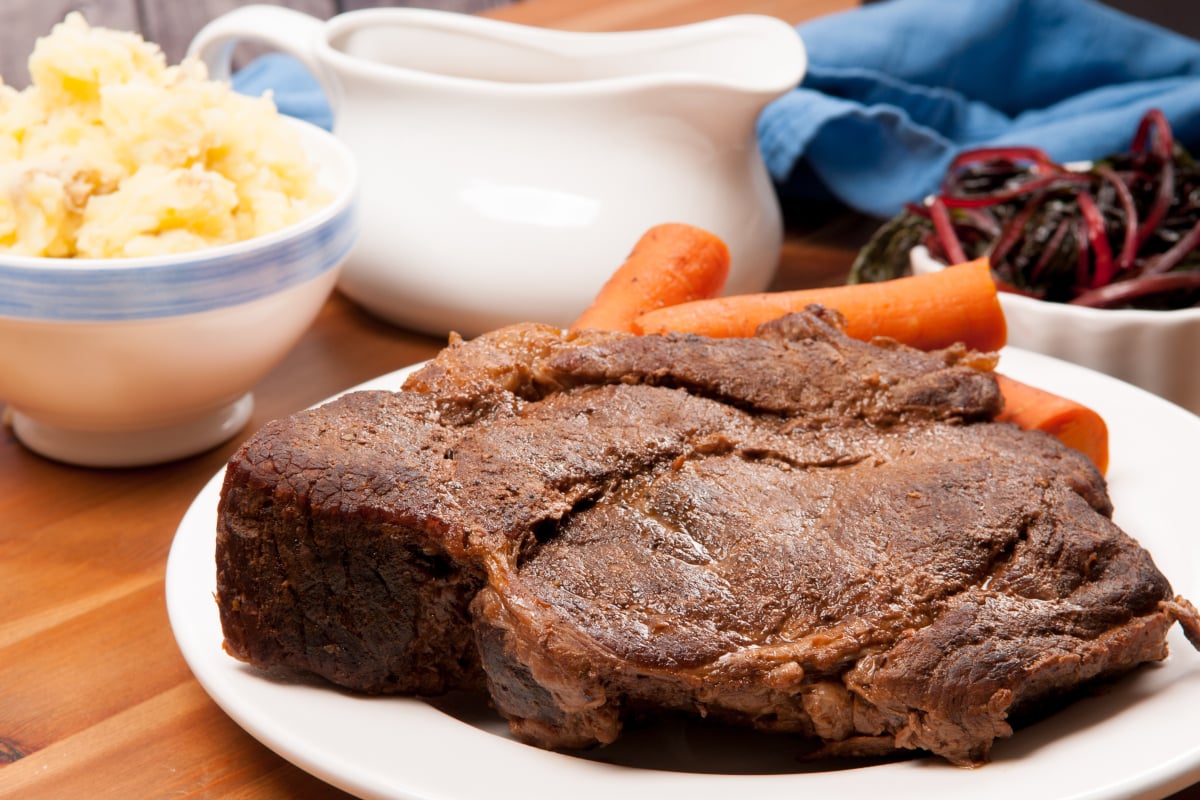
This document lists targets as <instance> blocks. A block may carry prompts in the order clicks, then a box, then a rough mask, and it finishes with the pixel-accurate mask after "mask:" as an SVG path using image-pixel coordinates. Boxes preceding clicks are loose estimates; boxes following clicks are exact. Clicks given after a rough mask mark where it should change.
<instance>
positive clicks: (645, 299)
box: [571, 222, 729, 333]
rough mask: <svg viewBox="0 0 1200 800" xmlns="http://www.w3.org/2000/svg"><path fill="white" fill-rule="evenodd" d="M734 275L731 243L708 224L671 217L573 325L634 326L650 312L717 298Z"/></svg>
mask: <svg viewBox="0 0 1200 800" xmlns="http://www.w3.org/2000/svg"><path fill="white" fill-rule="evenodd" d="M728 277H729V248H728V247H727V246H726V245H725V242H724V241H722V240H721V238H720V237H719V236H717V235H715V234H713V233H710V232H708V231H706V230H704V229H703V228H697V227H695V226H692V225H686V224H684V223H681V222H667V223H663V224H661V225H655V226H654V227H652V228H650V229H649V230H648V231H646V232H645V233H644V234H642V237H641V238H640V239H639V240H638V242H637V244H636V245H634V248H633V250H632V251H631V252H630V254H629V256H628V258H626V260H625V263H623V264H622V265H621V266H620V267H618V268H617V270H616V271H615V272H614V273H613V274H612V276H611V277H610V278H609V279H608V281H607V282H606V283H605V284H604V286H602V287H601V288H600V291H599V292H598V293H597V294H596V297H595V299H594V300H593V301H592V304H591V305H590V306H589V307H588V308H587V309H586V310H585V311H584V312H583V313H582V314H580V315H579V317H578V319H576V320H575V322H574V323H572V325H571V330H573V331H574V330H582V329H584V328H601V329H605V330H613V331H625V332H627V333H630V332H632V331H633V320H634V319H635V318H636V317H637V316H638V315H639V314H642V313H644V312H647V311H652V310H654V309H658V308H662V307H664V306H669V305H674V304H677V303H687V302H690V301H693V300H700V299H707V298H713V297H716V296H717V295H719V294H720V293H721V290H722V289H723V288H724V287H725V280H726V278H728Z"/></svg>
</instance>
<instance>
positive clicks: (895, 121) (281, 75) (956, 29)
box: [233, 0, 1200, 217]
mask: <svg viewBox="0 0 1200 800" xmlns="http://www.w3.org/2000/svg"><path fill="white" fill-rule="evenodd" d="M798 31H799V33H800V36H801V38H802V39H803V40H804V42H805V45H806V47H807V49H808V57H809V67H808V71H807V73H806V75H805V77H804V80H803V82H802V83H801V85H800V86H799V87H798V88H796V89H794V90H792V91H790V92H789V93H788V94H786V95H784V96H783V97H781V98H780V99H778V100H776V101H775V102H773V103H771V104H770V105H769V106H767V108H766V109H765V110H764V112H763V114H762V116H761V117H760V119H759V125H758V136H759V142H760V144H761V146H762V151H763V156H764V158H765V159H766V163H767V168H768V169H769V171H770V173H771V177H772V178H773V180H774V181H775V184H776V189H777V191H778V192H779V193H780V195H781V196H784V197H801V198H803V197H829V196H831V195H832V196H833V197H834V198H836V199H838V200H840V201H842V202H844V203H845V204H847V205H849V206H850V207H852V208H855V209H858V210H860V211H863V212H865V213H867V214H871V215H874V216H879V217H889V216H892V215H893V214H895V213H897V212H898V211H899V210H900V209H901V208H902V207H903V204H904V203H905V202H907V201H911V200H919V199H920V198H922V197H924V196H925V195H927V194H929V193H930V192H932V191H934V190H936V189H937V187H938V184H939V183H940V182H941V179H942V176H943V174H944V173H945V170H946V167H947V165H948V164H949V162H950V160H951V159H952V158H953V157H954V155H955V154H956V153H958V152H959V151H961V150H963V149H966V148H970V147H980V146H990V145H999V144H1020V145H1031V146H1035V147H1040V148H1042V149H1044V150H1046V151H1047V152H1048V153H1049V154H1050V156H1051V157H1052V158H1054V159H1056V160H1058V161H1076V160H1087V159H1094V158H1100V157H1102V156H1105V155H1108V154H1110V153H1115V152H1120V151H1124V150H1127V149H1128V147H1129V144H1130V141H1131V139H1132V137H1133V133H1134V130H1135V129H1136V128H1137V124H1138V122H1139V120H1140V119H1141V117H1142V115H1143V114H1145V112H1146V111H1147V110H1148V109H1150V108H1154V107H1157V108H1159V109H1161V110H1162V111H1163V112H1164V113H1165V114H1166V116H1167V119H1168V120H1169V121H1170V123H1171V127H1172V130H1173V131H1174V133H1175V136H1176V138H1177V139H1178V140H1179V141H1181V142H1183V143H1184V144H1185V145H1186V146H1188V147H1189V149H1191V150H1192V151H1193V152H1194V153H1196V154H1197V155H1200V42H1197V41H1195V40H1193V39H1189V38H1187V37H1184V36H1180V35H1178V34H1175V33H1173V32H1171V31H1168V30H1165V29H1163V28H1160V27H1157V26H1154V25H1151V24H1149V23H1147V22H1143V21H1141V20H1139V19H1136V18H1134V17H1130V16H1128V15H1126V14H1122V13H1121V12H1118V11H1116V10H1114V9H1111V8H1109V7H1107V6H1103V5H1100V4H1099V3H1097V2H1093V0H979V1H978V2H956V1H955V0H889V1H888V2H881V3H874V4H869V5H866V6H863V7H861V8H856V9H854V10H851V11H846V12H842V13H839V14H832V15H829V16H825V17H821V18H818V19H815V20H813V21H811V22H808V23H805V24H803V25H801V26H799V28H798ZM233 85H234V88H235V89H237V90H238V91H241V92H244V93H247V94H253V95H257V94H261V93H262V92H263V91H265V90H267V89H270V90H272V91H273V92H274V97H275V102H276V104H277V105H278V107H279V109H280V111H282V112H283V113H285V114H289V115H292V116H296V117H299V118H301V119H305V120H308V121H309V122H313V123H315V124H317V125H320V126H322V127H324V128H326V129H328V128H330V127H331V126H332V122H333V119H332V115H331V113H330V110H329V106H328V104H327V102H326V100H325V96H324V94H323V93H322V92H321V88H320V86H319V85H318V84H317V82H316V81H315V80H314V79H313V77H312V75H310V74H309V73H308V72H307V71H306V70H305V69H304V67H303V66H301V65H300V63H299V62H297V61H295V60H294V59H292V58H290V57H288V56H284V55H280V54H268V55H265V56H261V57H260V58H258V59H256V60H254V61H253V62H251V63H250V64H249V65H248V66H247V67H246V68H245V69H243V70H241V71H239V72H238V73H237V74H236V75H235V76H234V78H233Z"/></svg>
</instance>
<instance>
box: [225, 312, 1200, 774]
mask: <svg viewBox="0 0 1200 800" xmlns="http://www.w3.org/2000/svg"><path fill="white" fill-rule="evenodd" d="M993 364H994V359H992V357H990V356H988V355H986V354H977V353H971V352H968V351H965V350H963V349H961V348H952V349H949V350H945V351H941V352H937V353H921V352H918V351H914V350H911V349H908V348H905V347H902V346H899V345H896V344H894V343H890V342H876V343H871V344H867V343H862V342H856V341H853V340H851V339H848V338H846V337H845V336H844V335H842V333H841V329H840V319H839V318H838V317H837V315H836V313H833V312H829V311H825V310H822V309H818V308H813V309H810V310H809V311H807V312H804V313H801V314H795V315H791V316H789V317H785V318H784V319H782V320H779V321H777V322H775V323H771V324H769V325H767V326H764V328H763V329H762V330H761V331H760V334H759V336H758V337H756V338H752V339H732V340H712V339H705V338H701V337H694V336H661V337H660V336H646V337H634V336H628V335H624V334H611V333H601V332H583V333H580V334H563V333H561V332H559V331H557V330H555V329H551V328H548V327H544V326H537V325H522V326H513V327H510V328H505V329H502V330H500V331H496V332H494V333H492V334H488V335H486V336H483V337H480V338H478V339H475V340H472V341H470V342H456V343H454V344H452V345H451V346H450V347H449V348H447V349H446V350H445V351H444V352H443V353H442V354H441V355H439V356H438V358H436V359H434V360H433V361H431V362H429V363H428V364H427V365H425V366H424V367H423V368H421V369H420V370H418V371H417V372H416V373H414V374H413V375H412V376H410V378H409V380H408V381H407V382H406V385H405V387H404V391H402V392H398V393H392V392H359V393H354V394H350V395H347V396H345V397H343V398H341V399H339V400H336V401H333V402H331V403H329V404H327V405H325V406H323V407H321V408H319V409H315V410H312V411H306V412H303V413H300V414H297V415H295V416H294V417H292V418H289V419H287V420H281V421H278V422H275V423H271V424H269V425H267V426H266V427H265V428H264V429H263V430H262V431H260V432H259V433H258V434H256V435H255V436H254V437H253V438H252V439H251V440H250V441H249V442H247V444H246V445H245V446H244V447H243V448H242V449H241V451H240V452H239V453H238V454H237V455H236V456H235V458H234V459H233V460H232V461H231V463H230V465H229V468H228V471H227V474H226V480H225V485H224V488H223V492H222V501H221V508H220V510H219V523H218V526H219V528H218V538H217V565H218V587H217V588H218V593H217V594H218V603H219V607H220V611H221V619H222V624H223V627H224V631H225V636H226V648H227V649H228V651H229V652H230V653H231V654H232V655H234V656H236V657H237V658H240V659H243V660H245V661H248V662H250V663H251V664H254V665H257V666H260V667H264V668H273V667H280V666H283V667H289V668H293V669H299V670H302V671H306V672H312V673H315V674H317V675H321V676H323V677H325V678H327V679H329V680H331V681H333V682H334V683H336V684H338V685H341V686H344V687H347V688H351V689H355V690H361V691H365V692H375V693H382V692H400V693H414V694H436V693H439V692H443V691H447V690H450V689H455V688H479V687H486V688H487V690H488V691H489V692H490V694H491V696H492V699H493V702H494V704H495V706H496V708H497V709H498V710H499V711H500V712H501V713H502V714H504V715H505V717H507V718H508V720H509V723H510V727H511V729H512V731H513V732H514V734H515V735H516V736H518V737H519V738H521V739H523V740H524V741H527V742H530V743H533V744H537V745H540V746H543V747H549V748H582V747H590V746H593V745H597V744H604V743H608V742H611V741H613V740H614V739H615V738H616V737H617V736H618V735H619V733H620V731H621V728H622V725H623V724H625V722H626V721H627V720H628V719H629V718H630V717H631V716H633V715H637V714H644V713H655V712H662V711H679V712H684V713H693V714H699V715H704V716H710V717H714V718H719V719H724V720H728V721H731V722H734V723H736V724H744V725H748V726H752V727H755V728H759V729H766V730H778V731H788V732H796V733H801V734H805V735H808V736H811V737H814V738H816V739H818V740H820V741H821V742H822V743H823V744H824V752H828V753H832V754H846V755H854V754H871V755H875V754H879V753H884V752H888V751H891V750H894V749H923V750H928V751H931V752H933V753H937V754H938V755H941V756H943V757H944V758H946V759H948V760H950V761H951V762H953V763H957V764H976V763H981V762H983V761H985V760H986V759H987V756H988V752H989V749H990V747H991V745H992V742H993V741H994V739H996V738H997V737H1003V736H1007V735H1009V734H1010V733H1011V729H1010V726H1009V717H1010V715H1011V714H1013V713H1014V712H1022V711H1026V710H1028V709H1034V710H1036V708H1037V705H1038V704H1039V703H1040V702H1042V701H1044V700H1046V699H1048V698H1052V697H1055V696H1057V695H1060V694H1062V693H1064V692H1067V691H1070V690H1072V689H1074V688H1076V687H1078V686H1080V685H1081V684H1083V683H1085V682H1087V681H1089V680H1092V679H1095V678H1101V677H1110V676H1113V675H1118V674H1120V673H1123V672H1126V671H1128V670H1130V669H1132V668H1134V667H1135V666H1137V665H1138V664H1140V663H1144V662H1146V661H1154V660H1158V659H1161V658H1163V657H1165V655H1166V642H1165V636H1166V631H1167V629H1168V628H1169V627H1170V626H1171V625H1172V624H1173V623H1174V622H1175V621H1177V620H1178V621H1181V622H1183V623H1184V626H1185V629H1186V630H1187V631H1188V633H1189V636H1191V637H1193V639H1196V638H1200V637H1198V636H1197V634H1198V633H1200V622H1198V620H1197V615H1196V613H1195V610H1194V609H1193V608H1192V607H1191V606H1190V605H1188V604H1187V603H1186V601H1183V600H1180V599H1177V598H1174V597H1173V595H1172V590H1171V587H1170V586H1169V584H1168V582H1167V580H1166V579H1165V578H1164V577H1163V576H1162V574H1161V573H1160V572H1159V571H1158V570H1157V568H1156V567H1155V565H1154V563H1153V562H1152V560H1151V558H1150V556H1149V554H1147V553H1146V552H1145V551H1144V550H1143V549H1142V548H1140V547H1139V546H1138V545H1137V543H1136V542H1135V541H1134V540H1132V539H1131V538H1130V537H1129V536H1127V535H1126V534H1125V533H1124V532H1122V531H1121V530H1120V529H1119V528H1117V526H1115V525H1114V524H1113V523H1112V521H1111V519H1110V513H1111V505H1110V503H1109V499H1108V494H1107V491H1106V487H1105V485H1104V481H1103V478H1102V477H1101V475H1100V474H1099V473H1098V472H1097V471H1096V469H1095V468H1094V467H1093V466H1092V464H1091V463H1090V462H1089V461H1088V460H1087V459H1086V458H1085V457H1084V456H1082V455H1080V454H1078V453H1076V452H1075V451H1073V450H1070V449H1067V448H1065V447H1063V446H1061V445H1060V444H1059V443H1058V442H1057V441H1055V440H1053V439H1051V438H1050V437H1047V436H1045V435H1043V434H1039V433H1029V432H1024V431H1020V430H1018V429H1016V428H1015V427H1012V426H1010V425H1006V424H1000V423H995V422H992V421H991V419H992V418H993V417H994V415H995V414H996V413H997V411H998V410H999V408H1000V405H1001V403H1002V398H1001V396H1000V394H999V391H998V389H997V387H996V382H995V378H994V376H993V374H992V373H991V368H992V366H993Z"/></svg>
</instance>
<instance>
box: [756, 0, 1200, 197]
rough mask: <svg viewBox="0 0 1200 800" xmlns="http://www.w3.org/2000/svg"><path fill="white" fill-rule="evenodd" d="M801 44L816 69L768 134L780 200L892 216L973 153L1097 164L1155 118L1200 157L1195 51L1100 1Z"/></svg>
mask: <svg viewBox="0 0 1200 800" xmlns="http://www.w3.org/2000/svg"><path fill="white" fill-rule="evenodd" d="M798 30H799V32H800V36H801V38H802V39H803V40H804V42H805V45H806V46H807V49H808V55H809V68H808V71H807V73H806V75H805V77H804V79H803V81H802V83H801V85H800V87H799V88H797V89H795V90H793V91H791V92H789V93H788V94H787V95H785V96H784V97H782V98H780V99H779V100H777V101H775V102H774V103H772V104H771V105H769V106H768V107H767V109H766V110H765V111H764V113H763V115H762V117H761V118H760V120H759V127H758V133H759V141H760V144H761V146H762V150H763V155H764V157H765V159H766V162H767V167H768V169H769V170H770V172H771V176H772V178H773V179H774V180H775V182H776V187H777V189H778V191H779V192H780V194H781V195H783V196H796V197H814V196H821V195H823V194H825V193H829V194H832V195H833V196H834V197H836V198H838V199H840V200H842V201H843V202H845V203H846V204H847V205H849V206H851V207H853V208H856V209H858V210H860V211H863V212H865V213H867V214H871V215H874V216H879V217H889V216H892V215H893V214H895V213H897V212H899V211H900V209H901V208H902V206H903V204H904V203H905V202H906V201H912V200H919V199H920V198H922V197H924V196H926V195H927V194H929V193H930V192H932V191H934V190H936V189H937V187H938V185H939V184H940V182H941V179H942V176H943V175H944V174H945V170H946V167H947V166H948V165H949V162H950V161H951V159H952V158H953V157H954V155H955V154H956V153H958V152H959V151H961V150H963V149H967V148H971V147H981V146H992V145H1002V144H1020V145H1030V146H1034V147H1040V148H1042V149H1043V150H1045V151H1046V152H1047V153H1048V154H1049V155H1050V156H1051V158H1054V159H1055V160H1058V161H1076V160H1087V159H1095V158H1100V157H1103V156H1106V155H1109V154H1111V153H1116V152H1121V151H1125V150H1128V148H1129V145H1130V141H1131V140H1132V138H1133V134H1134V131H1135V130H1136V128H1137V125H1138V122H1139V121H1140V120H1141V118H1142V116H1143V115H1144V114H1145V112H1146V111H1147V110H1148V109H1150V108H1154V107H1157V108H1159V109H1161V110H1162V111H1163V113H1164V114H1165V115H1166V116H1167V119H1168V121H1169V122H1170V123H1171V128H1172V130H1173V132H1174V134H1175V137H1176V139H1178V140H1179V141H1181V142H1183V143H1184V144H1185V146H1188V147H1189V149H1191V150H1192V151H1193V153H1196V145H1197V144H1198V143H1200V42H1197V41H1195V40H1193V39H1189V38H1187V37H1184V36H1180V35H1178V34H1175V33H1173V32H1171V31H1168V30H1165V29H1163V28H1160V27H1157V26H1154V25H1151V24H1149V23H1146V22H1144V21H1141V20H1139V19H1136V18H1134V17H1130V16H1128V15H1125V14H1122V13H1120V12H1118V11H1116V10H1114V9H1112V8H1109V7H1107V6H1103V5H1100V4H1099V3H1096V2H1091V0H984V1H983V2H951V1H950V0H890V2H884V3H878V4H872V5H867V6H863V7H862V8H857V9H854V10H851V11H846V12H842V13H838V14H832V15H829V16H826V17H821V18H818V19H815V20H813V21H812V22H809V23H806V24H804V25H801V26H800V27H799V28H798ZM1196 154H1198V155H1200V153H1196Z"/></svg>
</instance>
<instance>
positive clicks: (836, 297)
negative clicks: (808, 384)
mask: <svg viewBox="0 0 1200 800" xmlns="http://www.w3.org/2000/svg"><path fill="white" fill-rule="evenodd" d="M810 303H820V304H821V305H825V306H828V307H830V308H836V309H837V310H838V311H840V312H842V316H844V317H845V318H846V334H847V335H848V336H851V337H853V338H855V339H862V340H864V341H869V340H870V339H872V338H874V337H876V336H887V337H890V338H892V339H896V340H897V341H900V342H903V343H904V344H907V345H910V346H912V347H916V348H919V349H922V350H936V349H938V348H941V347H948V346H949V345H952V344H954V343H956V342H963V343H964V344H966V345H967V346H968V347H971V348H973V349H975V350H998V349H1000V348H1001V347H1003V346H1004V342H1005V340H1006V339H1007V337H1008V328H1007V326H1006V324H1005V321H1004V311H1003V310H1002V309H1001V307H1000V300H999V298H998V297H997V295H996V284H995V281H993V280H992V275H991V270H990V269H989V265H988V261H987V259H986V258H981V259H978V260H975V261H970V262H967V263H965V264H960V265H957V266H954V267H951V268H949V269H944V270H941V271H939V272H931V273H927V274H924V275H915V276H910V277H905V278H895V279H893V280H890V281H881V282H879V283H857V284H852V285H847V286H833V287H829V288H823V289H796V290H792V291H783V292H763V293H760V294H742V295H730V296H728V297H717V298H713V299H711V300H697V301H695V302H690V303H682V304H680V305H674V306H668V307H666V308H661V309H658V310H657V311H649V312H647V313H645V314H642V315H641V316H639V317H638V318H637V319H636V320H634V328H633V329H634V332H635V333H665V332H667V331H679V332H684V333H699V334H703V335H706V336H718V337H720V336H753V335H754V332H755V330H756V329H757V328H758V326H759V325H761V324H762V323H764V322H767V321H769V320H772V319H775V318H777V317H781V316H783V315H784V314H787V313H790V312H793V311H800V310H802V309H803V308H804V307H805V306H807V305H809V304H810Z"/></svg>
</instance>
